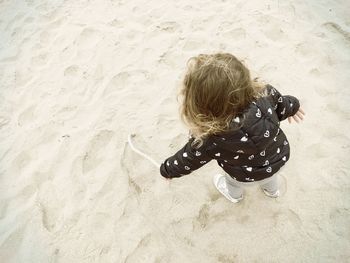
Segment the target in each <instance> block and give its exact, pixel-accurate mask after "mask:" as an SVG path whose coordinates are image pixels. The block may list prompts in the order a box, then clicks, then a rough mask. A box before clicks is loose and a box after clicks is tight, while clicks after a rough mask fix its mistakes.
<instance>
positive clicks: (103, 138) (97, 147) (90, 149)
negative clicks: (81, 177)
mask: <svg viewBox="0 0 350 263" xmlns="http://www.w3.org/2000/svg"><path fill="white" fill-rule="evenodd" d="M114 134H115V132H114V131H110V130H102V131H100V132H99V133H97V134H96V135H95V136H94V137H93V138H92V139H91V140H90V142H89V144H88V146H87V150H86V153H85V155H84V158H83V165H82V166H83V167H82V168H83V173H88V172H89V171H91V170H93V169H95V168H96V167H97V166H98V165H99V164H100V163H101V161H102V160H103V152H104V149H105V147H106V146H107V145H108V144H109V143H110V141H111V139H112V137H113V136H114Z"/></svg>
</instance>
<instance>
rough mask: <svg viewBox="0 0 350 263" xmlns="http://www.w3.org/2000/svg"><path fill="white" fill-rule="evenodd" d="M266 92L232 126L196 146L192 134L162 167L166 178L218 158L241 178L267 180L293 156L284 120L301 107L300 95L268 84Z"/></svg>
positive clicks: (220, 162) (222, 165) (189, 171)
mask: <svg viewBox="0 0 350 263" xmlns="http://www.w3.org/2000/svg"><path fill="white" fill-rule="evenodd" d="M266 94H267V95H266V96H264V97H261V98H259V99H257V100H256V101H254V102H253V103H251V104H250V105H249V107H248V108H247V110H246V111H245V112H244V113H243V114H242V115H241V116H238V117H236V118H234V119H233V120H232V122H231V124H230V129H229V130H228V131H226V132H223V133H220V134H218V135H211V136H209V137H208V138H206V139H205V140H204V142H203V144H202V146H200V147H198V148H196V147H194V146H193V145H192V142H193V140H194V139H193V138H190V139H189V141H188V142H187V143H186V145H185V146H184V147H183V148H182V149H181V150H179V151H178V152H177V153H176V154H175V155H173V156H171V157H169V158H167V159H166V160H165V161H164V163H162V165H161V167H160V173H161V175H162V176H164V177H166V178H174V177H181V176H183V175H186V174H189V173H191V172H192V171H194V170H196V169H198V168H200V167H201V166H203V165H205V164H206V163H208V162H209V161H211V160H212V159H215V160H216V161H217V163H218V164H219V165H220V166H221V167H222V169H223V170H224V171H225V172H226V173H228V174H229V175H230V176H231V177H232V178H234V179H236V180H237V181H240V182H252V181H259V180H263V179H265V178H267V177H270V176H272V175H273V174H274V173H276V172H277V171H278V170H279V169H280V168H281V167H282V166H283V165H284V164H285V163H286V162H287V161H288V159H289V153H290V149H289V143H288V140H287V138H286V136H285V134H284V132H283V131H282V130H281V128H280V121H282V120H284V119H286V118H287V117H289V116H293V115H294V114H295V113H296V112H297V111H298V109H299V107H300V104H299V101H298V99H296V98H295V97H293V96H282V95H281V94H280V93H279V92H278V91H277V90H276V89H275V88H273V87H272V86H270V85H267V86H266Z"/></svg>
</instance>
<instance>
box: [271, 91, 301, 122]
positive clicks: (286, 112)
mask: <svg viewBox="0 0 350 263" xmlns="http://www.w3.org/2000/svg"><path fill="white" fill-rule="evenodd" d="M267 92H268V93H269V94H270V96H271V97H272V100H273V106H274V110H275V111H276V113H277V116H278V118H279V120H280V121H283V120H285V119H287V118H288V117H290V116H293V115H294V114H295V113H297V111H298V110H299V107H300V103H299V100H298V99H297V98H295V97H293V96H290V95H285V96H283V95H282V94H281V93H280V92H279V91H278V90H277V89H275V88H274V87H272V86H271V85H267Z"/></svg>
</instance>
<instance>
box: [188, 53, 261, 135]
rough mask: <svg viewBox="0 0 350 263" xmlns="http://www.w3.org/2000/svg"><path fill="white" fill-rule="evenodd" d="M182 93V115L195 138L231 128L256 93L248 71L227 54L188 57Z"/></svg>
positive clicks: (255, 87)
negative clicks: (230, 124)
mask: <svg viewBox="0 0 350 263" xmlns="http://www.w3.org/2000/svg"><path fill="white" fill-rule="evenodd" d="M187 65H188V69H187V73H186V75H185V78H184V83H183V88H182V91H181V95H183V102H182V108H181V111H182V112H181V113H182V114H181V115H182V118H183V119H184V121H185V122H186V123H187V124H188V125H189V126H190V129H191V131H192V133H193V135H194V136H195V138H196V139H198V140H199V141H201V140H202V139H203V138H204V137H205V136H207V135H209V134H215V133H218V132H221V131H224V130H226V129H227V128H228V126H229V123H230V121H231V120H232V118H234V117H235V116H236V115H238V114H240V113H242V112H243V111H244V109H245V108H246V107H247V106H248V105H249V104H250V103H251V102H252V101H253V100H254V99H255V97H256V96H257V94H258V92H257V86H256V84H255V83H254V82H253V81H252V80H251V78H250V74H249V70H248V69H247V68H246V67H245V66H244V65H243V64H242V62H241V61H239V60H238V59H237V58H236V57H235V56H233V55H231V54H228V53H218V54H212V55H204V54H201V55H199V56H197V57H192V58H190V59H189V61H188V63H187Z"/></svg>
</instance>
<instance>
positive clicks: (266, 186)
mask: <svg viewBox="0 0 350 263" xmlns="http://www.w3.org/2000/svg"><path fill="white" fill-rule="evenodd" d="M260 187H261V188H262V189H263V190H265V191H267V192H268V193H269V194H271V195H274V194H276V193H277V192H278V190H279V187H278V177H277V175H276V174H275V175H273V176H272V177H270V178H269V180H266V181H265V182H263V183H261V184H260Z"/></svg>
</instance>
